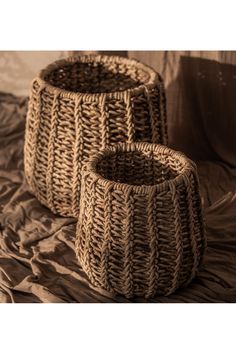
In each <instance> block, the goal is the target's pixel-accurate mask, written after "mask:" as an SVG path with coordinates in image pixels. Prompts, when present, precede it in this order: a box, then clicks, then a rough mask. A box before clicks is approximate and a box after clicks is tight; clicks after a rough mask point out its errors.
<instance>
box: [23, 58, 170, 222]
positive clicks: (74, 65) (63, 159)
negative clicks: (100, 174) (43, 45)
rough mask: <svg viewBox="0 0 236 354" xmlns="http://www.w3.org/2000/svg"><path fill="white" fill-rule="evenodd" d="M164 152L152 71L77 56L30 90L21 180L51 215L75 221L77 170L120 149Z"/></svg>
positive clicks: (161, 109) (159, 85) (158, 89)
mask: <svg viewBox="0 0 236 354" xmlns="http://www.w3.org/2000/svg"><path fill="white" fill-rule="evenodd" d="M136 141H147V142H153V143H161V144H167V126H166V102H165V92H164V86H163V82H162V79H161V77H160V75H159V74H158V73H156V72H155V71H154V70H153V69H151V68H150V67H148V66H146V65H144V64H142V63H140V62H138V61H136V60H131V59H127V58H122V57H116V56H102V55H98V56H96V55H95V56H94V55H92V56H91V55H90V56H79V57H71V58H68V59H65V60H59V61H57V62H55V63H53V64H51V65H49V66H48V67H47V68H46V69H45V70H42V71H41V73H40V75H39V77H37V78H36V79H35V80H34V81H33V83H32V88H31V95H30V100H29V109H28V114H27V124H26V134H25V175H26V179H27V181H28V184H29V186H30V189H31V191H32V192H33V193H34V194H35V196H36V197H37V198H38V200H39V201H40V202H41V203H42V204H44V205H46V206H47V207H49V208H50V209H51V210H52V211H53V212H54V213H55V214H59V215H62V216H75V217H77V216H78V213H79V199H80V198H79V197H80V180H81V169H82V167H83V165H84V164H85V163H86V162H87V161H88V160H89V158H90V156H91V155H93V154H94V153H96V152H98V151H100V150H101V149H104V148H105V147H109V146H111V145H113V144H115V143H118V142H129V143H130V142H136Z"/></svg>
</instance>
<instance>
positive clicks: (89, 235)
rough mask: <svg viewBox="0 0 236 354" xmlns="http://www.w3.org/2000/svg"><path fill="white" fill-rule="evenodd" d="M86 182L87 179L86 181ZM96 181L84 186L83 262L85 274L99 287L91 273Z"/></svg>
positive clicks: (92, 272)
mask: <svg viewBox="0 0 236 354" xmlns="http://www.w3.org/2000/svg"><path fill="white" fill-rule="evenodd" d="M87 182H88V179H87ZM96 183H97V181H96V180H92V181H91V182H90V183H87V184H86V187H85V188H86V193H88V195H89V198H88V209H87V213H88V219H87V220H88V222H87V225H86V240H85V246H84V260H85V267H86V270H87V273H88V275H89V277H90V279H91V281H92V282H93V284H94V285H95V286H96V285H100V284H99V283H98V281H97V279H96V276H95V274H94V271H93V268H94V267H93V256H94V255H93V246H92V240H93V222H94V219H95V210H94V209H95V193H96Z"/></svg>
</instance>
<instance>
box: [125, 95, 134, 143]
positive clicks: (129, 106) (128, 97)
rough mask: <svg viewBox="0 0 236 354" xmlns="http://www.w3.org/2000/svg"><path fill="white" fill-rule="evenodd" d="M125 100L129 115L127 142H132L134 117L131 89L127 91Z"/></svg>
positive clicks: (127, 114)
mask: <svg viewBox="0 0 236 354" xmlns="http://www.w3.org/2000/svg"><path fill="white" fill-rule="evenodd" d="M124 101H125V104H126V117H127V142H128V143H132V142H133V141H134V133H135V128H134V118H133V113H132V102H131V95H130V91H126V93H125V96H124Z"/></svg>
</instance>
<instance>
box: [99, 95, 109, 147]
mask: <svg viewBox="0 0 236 354" xmlns="http://www.w3.org/2000/svg"><path fill="white" fill-rule="evenodd" d="M106 97H107V95H106V94H102V95H101V96H100V106H101V113H102V114H101V135H102V149H105V148H106V147H107V146H108V145H109V115H108V111H107V106H106Z"/></svg>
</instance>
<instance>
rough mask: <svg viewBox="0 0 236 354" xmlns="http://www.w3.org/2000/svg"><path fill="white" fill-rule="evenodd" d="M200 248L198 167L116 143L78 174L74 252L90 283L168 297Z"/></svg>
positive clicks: (191, 270) (166, 152)
mask: <svg viewBox="0 0 236 354" xmlns="http://www.w3.org/2000/svg"><path fill="white" fill-rule="evenodd" d="M205 244H206V240H205V234H204V225H203V219H202V210H201V200H200V196H199V184H198V177H197V172H196V167H195V164H194V163H193V162H192V161H191V160H189V159H187V158H186V157H185V156H184V155H183V154H181V153H179V152H176V151H173V150H171V149H169V148H167V147H164V146H162V145H155V144H148V143H136V144H118V145H117V146H115V147H111V148H109V149H106V150H104V151H103V152H100V153H98V154H97V155H96V156H95V157H94V158H93V159H92V160H91V162H89V163H88V164H87V165H86V167H85V168H84V169H83V173H82V191H81V208H80V216H79V220H78V224H77V230H76V253H77V256H78V259H79V262H80V264H81V265H82V268H83V270H84V271H85V272H86V273H87V275H88V277H89V279H90V281H91V282H92V284H94V285H95V286H97V287H100V288H103V289H106V290H108V291H110V292H114V293H119V294H123V295H124V296H126V297H128V298H130V297H133V296H144V297H146V298H149V297H151V296H154V295H155V294H159V295H169V294H171V293H172V292H174V291H175V290H176V289H177V288H178V287H180V286H186V285H187V284H188V283H189V282H190V281H191V280H192V279H193V277H194V276H195V274H196V271H197V269H198V267H199V265H200V263H201V260H202V258H203V253H204V249H205Z"/></svg>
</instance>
